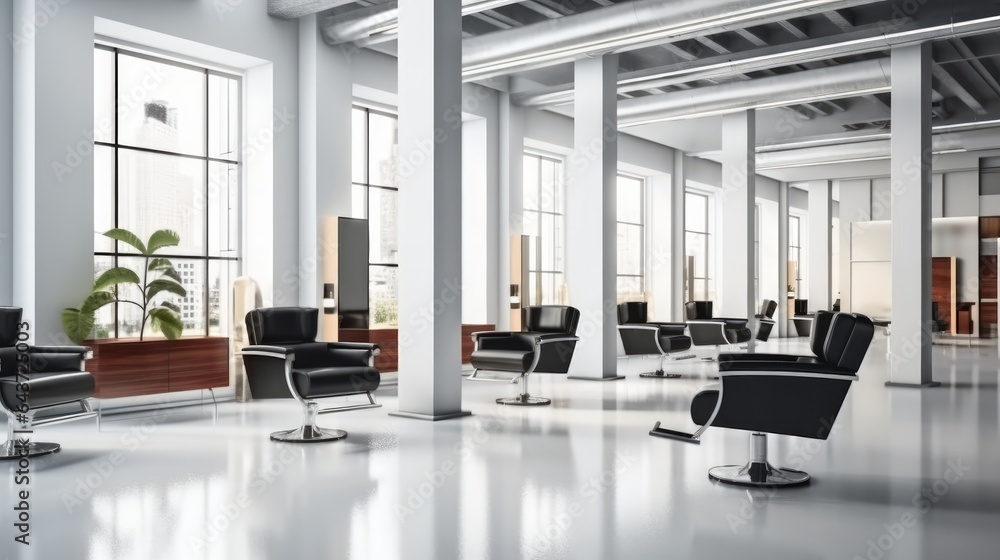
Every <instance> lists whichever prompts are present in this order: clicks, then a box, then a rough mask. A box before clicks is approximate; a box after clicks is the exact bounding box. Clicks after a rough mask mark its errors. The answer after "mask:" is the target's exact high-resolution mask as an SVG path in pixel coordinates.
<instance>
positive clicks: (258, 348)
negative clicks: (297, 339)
mask: <svg viewBox="0 0 1000 560" xmlns="http://www.w3.org/2000/svg"><path fill="white" fill-rule="evenodd" d="M237 355H240V356H261V357H263V358H277V359H279V360H286V359H288V358H295V351H294V350H292V349H291V348H285V347H284V346H265V345H260V344H258V345H253V346H244V347H243V349H242V350H240V351H239V352H237Z"/></svg>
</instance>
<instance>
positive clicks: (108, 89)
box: [94, 49, 115, 142]
mask: <svg viewBox="0 0 1000 560" xmlns="http://www.w3.org/2000/svg"><path fill="white" fill-rule="evenodd" d="M94 140H96V141H98V142H114V141H115V53H113V52H112V51H109V50H106V49H94Z"/></svg>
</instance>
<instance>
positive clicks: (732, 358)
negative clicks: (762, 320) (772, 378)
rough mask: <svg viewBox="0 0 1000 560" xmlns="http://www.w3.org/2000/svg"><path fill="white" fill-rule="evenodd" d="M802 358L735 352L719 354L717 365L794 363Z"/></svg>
mask: <svg viewBox="0 0 1000 560" xmlns="http://www.w3.org/2000/svg"><path fill="white" fill-rule="evenodd" d="M803 357H805V356H795V355H792V354H737V353H735V352H723V353H720V354H719V364H723V363H727V362H794V361H797V360H798V359H799V358H803ZM720 367H721V365H720Z"/></svg>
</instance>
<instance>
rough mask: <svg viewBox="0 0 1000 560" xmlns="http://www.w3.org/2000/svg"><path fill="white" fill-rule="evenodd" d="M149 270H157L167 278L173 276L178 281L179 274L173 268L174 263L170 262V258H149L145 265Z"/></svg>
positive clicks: (179, 279) (179, 278)
mask: <svg viewBox="0 0 1000 560" xmlns="http://www.w3.org/2000/svg"><path fill="white" fill-rule="evenodd" d="M146 269H147V270H149V271H150V272H159V273H160V274H162V275H163V276H166V277H167V278H173V279H174V280H176V281H178V282H180V281H181V275H180V274H178V273H177V270H175V269H174V263H172V262H170V259H164V258H159V257H158V258H155V259H150V261H149V266H148V267H146Z"/></svg>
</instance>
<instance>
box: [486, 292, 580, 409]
mask: <svg viewBox="0 0 1000 560" xmlns="http://www.w3.org/2000/svg"><path fill="white" fill-rule="evenodd" d="M521 324H522V325H524V331H522V332H502V331H490V332H477V333H473V334H472V340H473V342H474V343H475V345H476V349H475V350H474V351H473V352H472V367H474V368H475V371H473V372H472V375H470V376H469V377H468V378H467V379H468V380H470V381H500V382H504V383H520V384H521V389H520V391H521V392H520V393H519V394H518V395H517V396H516V397H510V398H500V399H497V404H509V405H518V406H538V405H546V404H551V403H552V400H551V399H547V398H542V397H532V396H531V394H530V393H529V392H528V376H529V375H531V374H533V373H566V372H568V371H569V365H570V363H571V362H572V360H573V352H574V350H576V343H577V342H578V341H579V340H580V339H579V338H578V337H577V336H576V328H577V326H578V325H579V324H580V311H579V310H578V309H576V308H575V307H567V306H564V305H540V306H532V307H525V308H523V309H521ZM480 370H487V371H503V372H511V373H516V374H518V375H517V376H516V377H514V378H513V379H509V380H508V379H486V378H482V377H479V372H480Z"/></svg>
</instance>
